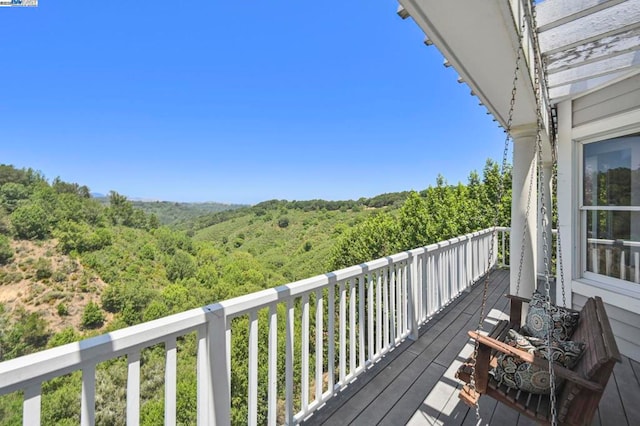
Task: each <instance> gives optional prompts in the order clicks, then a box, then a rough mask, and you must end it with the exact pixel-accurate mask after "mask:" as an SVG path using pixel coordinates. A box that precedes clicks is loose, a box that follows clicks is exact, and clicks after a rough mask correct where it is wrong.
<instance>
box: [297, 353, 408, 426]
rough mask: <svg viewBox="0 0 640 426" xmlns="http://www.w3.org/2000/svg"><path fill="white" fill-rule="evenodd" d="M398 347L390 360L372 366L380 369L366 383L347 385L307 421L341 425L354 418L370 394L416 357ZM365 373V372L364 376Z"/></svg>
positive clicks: (391, 380)
mask: <svg viewBox="0 0 640 426" xmlns="http://www.w3.org/2000/svg"><path fill="white" fill-rule="evenodd" d="M398 349H399V348H398ZM398 349H396V350H395V351H393V352H396V354H394V355H396V356H394V359H393V361H392V362H388V363H386V364H387V365H376V366H374V367H373V368H374V369H379V370H380V371H378V372H377V374H376V375H375V376H374V377H373V378H372V379H371V380H369V381H367V382H366V383H364V382H361V383H357V382H356V383H352V384H351V385H349V387H348V388H347V389H345V390H344V391H343V392H341V393H340V394H338V395H337V396H335V397H334V398H333V399H332V400H330V401H329V402H328V403H327V405H326V406H325V407H324V408H322V409H320V410H318V412H317V413H316V414H314V415H313V416H312V417H311V418H310V419H309V420H308V421H307V423H308V424H311V425H314V424H323V425H340V426H342V425H345V424H347V423H348V422H350V421H352V420H353V419H354V418H356V417H357V416H358V415H359V414H360V413H361V412H362V410H364V409H365V408H366V407H367V406H368V405H369V404H370V403H371V399H372V395H373V394H374V393H375V392H376V390H377V391H378V392H382V391H383V390H384V388H385V387H386V386H387V385H388V384H389V383H391V382H393V381H394V380H395V379H396V377H397V376H398V375H399V374H400V373H401V372H402V371H403V370H404V369H405V368H406V366H407V365H409V364H410V363H411V361H412V360H413V359H415V358H416V355H415V354H413V353H411V352H408V351H406V350H405V351H400V350H398ZM393 352H392V353H393ZM367 374H368V373H365V374H364V376H366V375H367ZM356 386H357V387H356Z"/></svg>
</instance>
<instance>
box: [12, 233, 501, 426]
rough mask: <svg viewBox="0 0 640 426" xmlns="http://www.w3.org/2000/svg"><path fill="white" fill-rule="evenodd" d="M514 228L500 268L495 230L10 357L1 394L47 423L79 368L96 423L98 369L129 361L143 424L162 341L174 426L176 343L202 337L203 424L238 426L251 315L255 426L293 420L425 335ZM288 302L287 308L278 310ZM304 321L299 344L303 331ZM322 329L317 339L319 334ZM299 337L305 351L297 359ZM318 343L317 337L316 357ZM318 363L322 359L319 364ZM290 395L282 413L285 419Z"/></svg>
mask: <svg viewBox="0 0 640 426" xmlns="http://www.w3.org/2000/svg"><path fill="white" fill-rule="evenodd" d="M507 232H508V228H498V234H496V239H495V240H494V254H493V259H491V260H490V259H489V249H490V245H491V237H492V235H493V234H492V231H491V230H490V229H486V230H483V231H479V232H476V233H472V234H468V235H464V236H461V237H457V238H452V239H450V240H448V241H443V242H440V243H437V244H432V245H430V246H427V247H422V248H418V249H414V250H410V251H406V252H402V253H398V254H395V255H392V256H388V257H385V258H382V259H378V260H374V261H371V262H367V263H364V264H361V265H358V266H352V267H349V268H345V269H342V270H339V271H335V272H331V273H328V274H325V275H320V276H316V277H313V278H309V279H305V280H301V281H297V282H295V283H291V284H287V285H283V286H280V287H276V288H273V289H269V290H264V291H260V292H257V293H252V294H248V295H245V296H241V297H237V298H234V299H231V300H226V301H223V302H219V303H215V304H212V305H209V306H205V307H203V308H200V309H193V310H190V311H187V312H183V313H180V314H176V315H172V316H169V317H165V318H161V319H158V320H155V321H150V322H147V323H143V324H139V325H136V326H133V327H129V328H125V329H121V330H118V331H114V332H112V333H108V334H104V335H102V336H98V337H94V338H90V339H87V340H83V341H80V342H77V343H72V344H68V345H65V346H60V347H57V348H53V349H49V350H46V351H42V352H39V353H35V354H31V355H27V356H23V357H21V358H16V359H13V360H9V361H5V362H3V363H0V395H2V394H6V393H10V392H14V391H23V392H24V402H23V424H24V425H38V424H40V417H41V407H40V406H41V395H42V392H41V389H42V384H43V383H44V382H46V381H47V380H50V379H52V378H55V377H58V376H62V375H65V374H68V373H70V372H74V371H81V372H82V389H81V395H80V396H79V398H80V399H81V413H80V418H81V424H82V425H93V424H94V423H95V419H96V412H95V401H96V400H95V396H96V366H97V365H98V364H99V363H101V362H104V361H106V360H111V359H114V358H117V357H122V356H125V357H126V359H127V365H128V380H127V392H126V395H127V401H126V418H127V424H129V425H137V424H138V423H139V419H140V370H141V368H140V359H141V353H142V351H143V350H144V349H146V348H149V347H151V346H154V345H159V344H160V345H164V351H165V355H166V356H165V380H164V399H165V404H164V410H165V412H164V416H165V424H167V425H175V424H176V380H177V350H176V347H177V344H176V342H177V339H178V338H180V337H181V336H185V335H187V334H189V333H192V332H196V333H197V359H196V364H197V365H196V368H197V421H198V424H201V425H209V424H222V425H224V424H228V423H229V422H230V411H231V410H230V401H231V395H230V392H231V337H232V320H234V319H235V318H240V317H243V318H247V319H248V323H249V330H248V331H249V334H248V341H247V351H248V352H247V353H248V367H249V368H248V372H249V373H248V375H249V377H248V394H247V397H246V401H247V406H248V418H247V423H248V424H251V425H253V424H257V422H258V411H259V409H261V410H262V411H265V409H264V408H265V404H266V412H267V413H268V414H267V416H266V420H267V422H268V423H269V424H276V422H280V421H284V422H285V423H287V424H295V423H298V422H300V421H301V420H303V419H304V418H306V417H308V416H309V415H310V414H311V413H312V412H313V411H314V410H316V409H318V408H319V407H320V406H321V405H323V404H324V403H325V402H326V401H327V400H328V399H330V398H331V397H332V396H334V395H335V394H336V392H338V391H339V390H341V389H343V388H344V387H345V386H347V385H348V384H349V383H350V382H352V381H353V380H354V379H355V378H356V377H358V376H359V375H360V374H362V373H364V372H366V371H367V369H368V368H369V367H370V366H371V365H373V364H374V363H375V362H376V361H378V360H379V359H381V358H382V357H383V356H384V355H385V354H386V353H387V352H389V351H391V350H393V349H394V348H395V347H396V346H397V345H399V344H400V343H401V342H402V341H403V340H404V339H406V338H412V339H415V338H417V336H418V329H419V327H420V325H421V324H423V323H425V322H426V321H427V320H429V319H430V318H431V317H432V316H433V314H435V313H436V312H437V311H439V310H440V309H442V308H443V307H444V306H445V305H447V304H449V303H450V302H451V301H452V300H453V299H455V298H456V297H457V296H458V295H460V293H461V292H462V291H463V290H465V289H467V288H468V287H469V286H471V285H472V284H473V283H474V282H475V281H477V280H478V279H479V278H480V277H481V276H482V275H483V274H484V273H485V272H486V271H487V269H488V267H489V265H490V264H491V265H494V264H495V263H496V259H498V251H499V250H500V249H502V254H504V253H505V251H504V248H505V234H506V233H507ZM502 258H503V259H504V256H503V257H502ZM502 263H505V262H502ZM278 306H281V309H280V314H279V312H278V311H279V310H278ZM283 308H284V309H283ZM261 312H262V314H261V315H259V314H260V313H261ZM283 312H284V313H285V314H284V317H285V319H284V321H285V324H286V327H285V341H286V345H285V347H286V349H285V367H284V370H285V371H284V374H285V389H284V392H282V390H280V392H278V388H277V382H278V380H277V378H278V374H279V371H278V344H277V342H278V320H279V317H278V316H279V315H280V316H282V313H283ZM264 314H266V316H265V315H264ZM260 316H262V317H263V319H264V318H265V317H266V319H267V321H266V324H264V323H263V327H267V328H268V355H266V358H268V361H267V362H268V377H266V383H262V382H259V373H258V370H259V369H258V360H259V349H258V348H259V346H258V339H259V317H260ZM280 319H281V320H282V318H280ZM297 321H299V323H298V324H299V332H300V336H298V335H297V334H298V333H297V332H296V327H295V325H296V322H297ZM312 325H313V329H315V336H312V335H311V330H313V329H312V328H311V326H312ZM298 337H300V345H299V347H300V354H297V353H295V348H296V347H297V346H298V345H297V344H296V343H297V342H295V340H296V339H297V338H298ZM310 339H315V344H314V345H313V348H314V350H313V351H312V353H310ZM325 354H326V355H325ZM264 357H265V356H264V354H263V358H264ZM296 357H300V359H299V361H300V362H299V363H294V361H295V360H296ZM312 360H315V363H313V362H310V361H312ZM295 365H299V366H300V367H299V368H296V367H295ZM294 370H296V371H294ZM294 380H296V383H295V385H294ZM298 380H299V382H298ZM261 386H262V388H263V389H264V388H266V389H267V391H266V395H267V397H266V399H265V400H260V401H259V400H258V389H259V387H261ZM263 394H264V393H263ZM282 399H284V413H282V412H280V413H278V408H277V407H278V405H279V400H282ZM280 402H282V401H280ZM280 405H281V404H280ZM281 411H282V410H281Z"/></svg>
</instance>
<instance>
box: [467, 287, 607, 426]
mask: <svg viewBox="0 0 640 426" xmlns="http://www.w3.org/2000/svg"><path fill="white" fill-rule="evenodd" d="M507 297H509V298H510V299H511V310H510V320H509V321H507V320H502V321H499V322H498V323H497V324H496V326H495V327H494V328H493V330H491V332H490V333H489V334H488V335H486V336H484V335H480V334H478V333H477V332H476V331H469V332H468V334H469V336H470V337H471V338H472V339H474V340H477V341H478V343H479V345H478V354H477V357H476V371H475V373H476V374H475V388H476V389H475V391H474V390H473V389H472V388H471V386H469V383H470V379H471V372H472V368H471V366H472V364H471V363H472V360H471V359H469V360H467V362H466V363H464V364H463V365H462V366H461V367H460V368H459V369H458V373H457V374H456V376H457V377H458V378H459V379H460V380H462V381H463V382H465V383H467V384H466V385H465V386H463V388H462V390H461V391H460V394H459V397H460V399H461V400H462V401H464V402H465V403H466V404H468V405H470V406H475V404H476V403H477V401H478V399H479V398H480V395H487V396H490V397H491V398H494V399H496V400H497V401H500V402H502V403H503V404H505V405H507V406H509V407H511V408H513V409H514V410H516V411H518V412H520V413H522V414H524V415H526V416H528V417H530V418H531V419H533V420H535V421H537V422H539V423H541V424H550V423H551V407H550V402H549V395H538V394H531V393H529V392H526V391H522V390H518V389H513V388H510V387H507V386H506V385H504V384H500V383H498V382H497V381H496V380H495V379H494V378H493V376H492V375H490V374H489V371H490V370H491V369H492V368H493V367H495V366H496V364H497V357H498V356H499V355H500V354H501V353H505V354H510V355H513V356H517V357H519V358H520V359H522V360H524V361H526V362H530V363H532V364H535V365H537V366H540V367H541V368H544V369H548V368H549V364H548V361H547V360H545V359H542V358H538V357H535V356H533V355H532V354H530V353H528V352H526V351H523V350H520V349H516V348H514V347H512V346H510V345H507V344H505V343H503V340H504V337H505V336H506V334H507V332H508V331H509V329H511V328H512V329H515V330H517V331H519V330H520V318H521V313H522V304H523V303H526V302H529V299H525V298H522V297H517V296H511V295H507ZM571 340H574V341H579V342H584V343H585V345H586V346H585V349H584V352H583V355H582V357H581V358H580V360H579V361H578V363H577V364H576V366H575V367H574V368H573V369H571V370H570V369H567V368H564V367H562V366H560V365H557V364H554V373H555V376H556V378H562V379H564V382H563V383H562V385H561V386H560V387H559V388H558V389H557V392H556V416H557V420H558V424H562V425H584V424H590V422H591V418H592V417H593V415H594V413H595V411H596V409H597V408H598V404H599V402H600V398H601V397H602V393H603V392H604V388H605V387H606V385H607V382H608V380H609V376H611V372H612V371H613V367H614V365H615V363H616V362H620V353H619V352H618V346H617V345H616V341H615V338H614V336H613V331H612V330H611V325H610V324H609V318H608V317H607V313H606V311H605V309H604V304H603V302H602V299H601V298H600V297H597V296H596V297H595V298H594V297H591V298H589V299H587V302H586V303H585V305H584V306H583V308H582V310H581V311H580V321H579V323H578V326H577V328H576V330H575V331H574V333H573V335H572V336H571Z"/></svg>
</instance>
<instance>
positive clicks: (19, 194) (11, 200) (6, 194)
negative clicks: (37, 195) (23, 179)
mask: <svg viewBox="0 0 640 426" xmlns="http://www.w3.org/2000/svg"><path fill="white" fill-rule="evenodd" d="M28 198H29V189H28V188H27V187H26V186H24V185H23V184H21V183H16V182H7V183H5V184H4V185H2V186H1V187H0V207H3V208H4V209H5V210H6V211H7V212H9V213H11V212H13V211H14V210H15V209H17V208H18V206H19V205H20V204H21V203H22V202H23V201H24V200H27V199H28Z"/></svg>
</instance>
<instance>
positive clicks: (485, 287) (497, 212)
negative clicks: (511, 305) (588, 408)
mask: <svg viewBox="0 0 640 426" xmlns="http://www.w3.org/2000/svg"><path fill="white" fill-rule="evenodd" d="M524 31H525V26H524V22H523V23H522V28H521V31H520V34H519V39H518V41H519V43H518V52H517V54H516V65H515V69H514V71H513V85H512V89H511V101H510V104H509V112H508V116H507V123H506V127H505V129H504V131H505V140H504V150H503V152H502V165H501V167H502V169H501V173H500V179H499V180H498V199H497V202H496V209H495V213H494V218H493V219H494V221H493V222H494V223H493V230H492V232H491V243H490V245H489V262H488V263H487V271H486V272H485V276H484V284H483V291H482V302H481V304H480V317H479V319H478V327H477V329H476V333H477V335H479V334H480V331H482V329H483V325H482V324H483V322H484V317H485V310H486V305H487V295H488V290H489V274H490V271H491V259H493V253H494V250H495V247H494V246H495V240H496V236H497V228H498V225H499V221H500V206H501V203H502V198H503V196H504V192H505V188H504V176H505V173H506V169H507V163H508V156H509V139H510V138H511V126H512V124H513V113H514V111H515V105H516V94H517V84H518V72H519V71H520V61H521V60H522V54H523V52H524V50H523V47H522V37H523V34H524ZM503 256H504V253H503ZM478 348H479V343H478V339H475V344H474V348H473V355H472V357H471V375H470V380H469V387H470V388H471V390H472V391H473V392H474V393H475V391H476V381H475V376H476V360H477V358H478ZM475 415H476V421H477V425H480V424H481V422H482V417H481V416H480V404H479V403H478V401H477V400H476V403H475Z"/></svg>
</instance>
